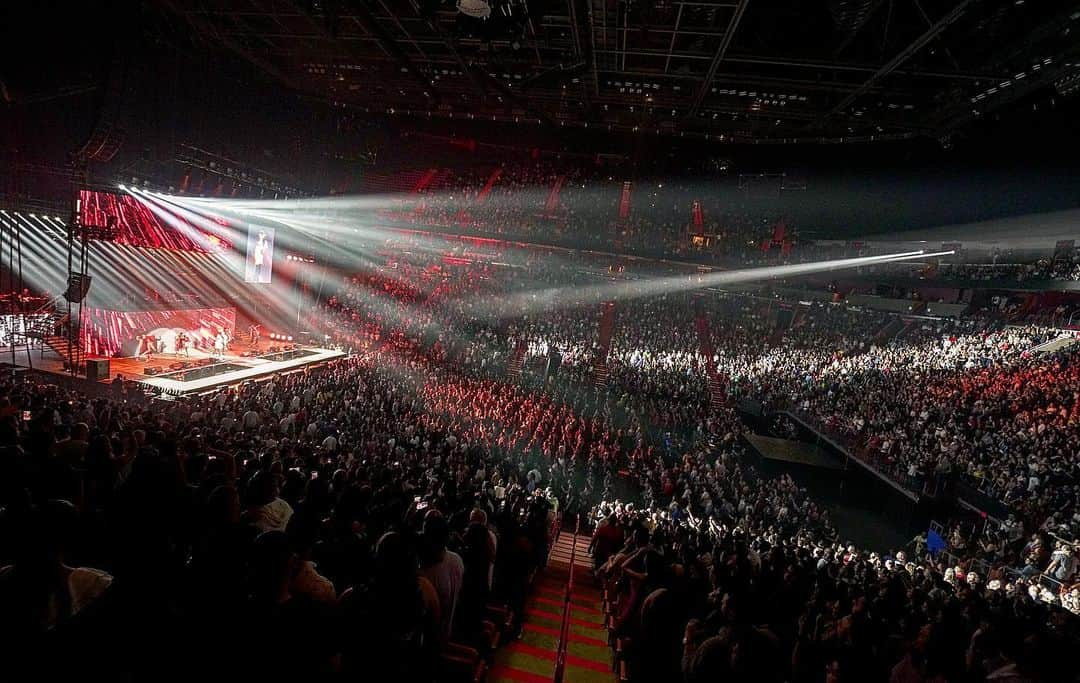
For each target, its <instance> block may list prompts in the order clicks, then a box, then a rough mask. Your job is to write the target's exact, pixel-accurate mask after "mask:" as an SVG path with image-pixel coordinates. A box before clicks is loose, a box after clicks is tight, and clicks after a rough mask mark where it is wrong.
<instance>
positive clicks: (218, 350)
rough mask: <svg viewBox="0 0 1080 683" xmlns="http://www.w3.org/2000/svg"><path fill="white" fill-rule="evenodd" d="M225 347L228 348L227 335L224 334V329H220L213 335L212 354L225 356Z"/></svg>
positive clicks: (220, 356)
mask: <svg viewBox="0 0 1080 683" xmlns="http://www.w3.org/2000/svg"><path fill="white" fill-rule="evenodd" d="M227 348H229V336H228V335H227V334H225V330H221V331H220V332H218V333H217V336H216V337H214V355H216V356H217V357H218V358H225V350H226V349H227Z"/></svg>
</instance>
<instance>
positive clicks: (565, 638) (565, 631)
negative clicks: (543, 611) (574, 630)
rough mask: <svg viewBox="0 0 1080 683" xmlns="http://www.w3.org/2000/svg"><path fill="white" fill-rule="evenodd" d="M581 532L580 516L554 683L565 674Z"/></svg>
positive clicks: (571, 555) (568, 581)
mask: <svg viewBox="0 0 1080 683" xmlns="http://www.w3.org/2000/svg"><path fill="white" fill-rule="evenodd" d="M580 531H581V515H580V514H579V515H577V516H576V521H575V522H574V541H573V544H572V545H571V546H570V577H569V579H568V580H567V582H566V588H565V590H564V593H563V613H562V624H561V625H560V627H559V647H558V650H557V651H556V655H555V677H554V681H555V683H562V680H563V675H565V673H566V648H567V645H569V640H570V596H571V595H573V593H574V560H575V559H576V558H577V540H578V539H577V537H578V532H580Z"/></svg>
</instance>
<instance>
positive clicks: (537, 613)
mask: <svg viewBox="0 0 1080 683" xmlns="http://www.w3.org/2000/svg"><path fill="white" fill-rule="evenodd" d="M525 614H527V615H529V616H533V617H539V618H541V619H547V620H548V621H553V622H556V623H559V622H561V621H562V615H561V614H555V613H554V612H545V611H544V610H540V609H536V608H535V607H526V608H525ZM570 623H571V624H576V625H577V626H584V627H586V628H591V629H596V630H597V631H602V630H603V629H604V624H603V622H599V621H588V620H586V619H578V618H577V617H570Z"/></svg>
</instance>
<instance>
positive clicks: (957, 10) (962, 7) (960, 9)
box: [817, 0, 979, 126]
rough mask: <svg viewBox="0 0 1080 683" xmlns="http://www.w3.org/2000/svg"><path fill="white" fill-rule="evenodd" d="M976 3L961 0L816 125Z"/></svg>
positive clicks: (844, 105) (909, 57)
mask: <svg viewBox="0 0 1080 683" xmlns="http://www.w3.org/2000/svg"><path fill="white" fill-rule="evenodd" d="M978 1H979V0H961V2H960V4H958V5H956V6H955V7H953V9H952V11H950V12H949V13H948V14H946V15H945V16H943V17H942V18H940V19H938V20H937V21H936V22H934V24H932V25H931V26H930V28H928V29H926V32H925V33H923V34H922V35H921V36H919V37H918V38H916V39H915V40H914V41H913V42H912V43H911V44H910V45H908V46H907V47H906V48H904V49H903V50H901V51H900V52H899V53H897V55H896V56H895V57H893V58H892V59H890V60H889V61H888V62H886V63H885V64H883V65H882V66H881V68H879V69H878V70H877V71H875V72H874V73H873V74H871V75H870V77H869V78H867V79H866V80H865V81H863V84H862V85H861V86H859V87H858V88H856V89H855V90H854V91H853V92H851V94H849V95H848V96H847V97H845V98H844V99H842V100H840V102H839V104H837V105H836V106H835V107H833V108H832V109H831V110H829V112H828V113H826V114H825V115H824V116H822V117H821V118H820V119H818V121H817V125H818V126H823V125H825V123H827V122H828V121H829V119H831V118H832V117H834V116H836V115H837V114H839V113H840V112H842V111H844V110H845V109H847V108H848V107H849V106H851V104H852V103H853V102H854V101H855V100H857V99H858V98H859V97H860V96H862V95H863V94H865V93H866V92H867V91H868V90H870V88H872V87H873V86H874V84H875V83H877V82H878V81H879V80H881V79H882V78H885V77H886V76H888V75H889V74H891V73H892V72H894V71H896V70H897V69H898V68H900V66H901V65H902V64H903V63H904V62H906V61H907V60H909V59H911V58H912V57H913V56H914V55H915V54H916V53H918V52H919V50H921V49H923V48H924V47H925V46H926V45H927V44H928V43H929V42H930V41H932V40H933V39H934V38H937V37H938V36H939V35H941V33H942V31H944V30H945V29H947V28H948V27H949V26H952V24H953V23H955V22H956V21H957V20H958V19H959V18H960V17H961V16H963V14H964V12H965V11H966V10H967V8H968V7H970V6H971V5H972V4H974V3H976V2H978Z"/></svg>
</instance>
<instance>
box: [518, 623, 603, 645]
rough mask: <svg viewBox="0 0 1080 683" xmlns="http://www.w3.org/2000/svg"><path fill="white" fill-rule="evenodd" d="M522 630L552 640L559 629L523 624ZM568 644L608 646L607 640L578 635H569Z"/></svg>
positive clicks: (556, 636)
mask: <svg viewBox="0 0 1080 683" xmlns="http://www.w3.org/2000/svg"><path fill="white" fill-rule="evenodd" d="M522 628H524V629H525V630H526V631H533V632H535V633H542V634H544V635H545V636H551V637H553V638H558V637H559V629H557V628H548V627H547V626H538V625H536V624H530V623H528V622H526V623H525V624H523V625H522ZM570 642H571V643H581V644H582V645H594V646H596V647H607V646H608V642H607V640H602V639H600V638H590V637H589V636H583V635H579V634H577V633H571V634H570Z"/></svg>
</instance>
